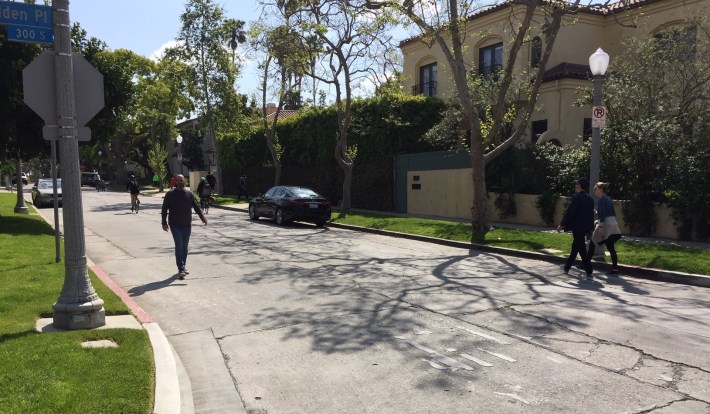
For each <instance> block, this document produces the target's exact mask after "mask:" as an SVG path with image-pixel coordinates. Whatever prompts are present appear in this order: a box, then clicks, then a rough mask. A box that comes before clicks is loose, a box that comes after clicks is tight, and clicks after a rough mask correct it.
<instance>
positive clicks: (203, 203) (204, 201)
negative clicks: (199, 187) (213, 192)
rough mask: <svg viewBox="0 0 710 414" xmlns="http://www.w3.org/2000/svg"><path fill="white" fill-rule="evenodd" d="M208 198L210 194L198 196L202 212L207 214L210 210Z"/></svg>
mask: <svg viewBox="0 0 710 414" xmlns="http://www.w3.org/2000/svg"><path fill="white" fill-rule="evenodd" d="M210 199H211V197H210V196H202V197H200V208H202V212H203V213H205V214H209V212H210V204H211V203H210Z"/></svg>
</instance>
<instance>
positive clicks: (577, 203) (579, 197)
mask: <svg viewBox="0 0 710 414" xmlns="http://www.w3.org/2000/svg"><path fill="white" fill-rule="evenodd" d="M575 191H576V194H575V195H574V196H573V197H572V200H571V201H570V204H569V206H568V207H567V211H565V215H564V217H563V218H562V222H561V223H560V225H559V226H557V231H558V232H559V231H562V230H565V231H572V248H571V251H570V254H569V257H568V258H567V263H565V265H564V267H563V270H564V272H565V273H568V272H569V270H570V269H571V268H572V266H573V265H574V261H575V259H576V258H577V254H579V256H580V257H581V258H582V265H583V267H584V271H585V273H586V274H587V279H588V280H592V279H593V276H592V258H591V257H590V256H589V255H588V254H587V244H586V242H585V240H586V237H587V235H588V234H589V235H591V233H592V230H593V229H594V200H593V199H592V197H591V196H590V195H589V193H587V192H588V191H589V180H588V179H586V178H584V177H582V178H580V179H578V180H577V182H576V183H575Z"/></svg>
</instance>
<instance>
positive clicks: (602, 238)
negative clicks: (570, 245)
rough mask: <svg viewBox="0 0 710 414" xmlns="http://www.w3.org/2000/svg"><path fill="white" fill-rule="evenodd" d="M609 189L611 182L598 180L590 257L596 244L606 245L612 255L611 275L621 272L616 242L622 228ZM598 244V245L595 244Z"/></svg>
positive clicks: (592, 255) (595, 187)
mask: <svg viewBox="0 0 710 414" xmlns="http://www.w3.org/2000/svg"><path fill="white" fill-rule="evenodd" d="M608 191H609V183H602V182H598V183H597V184H596V185H595V186H594V195H595V196H596V197H597V198H598V201H597V219H598V220H599V221H598V223H597V227H596V228H595V229H594V234H593V236H592V242H591V243H589V258H590V259H591V258H592V257H594V250H595V248H596V246H602V245H603V246H606V248H607V250H609V255H610V256H611V271H610V272H609V274H610V275H616V274H619V267H618V264H619V263H618V261H619V258H618V256H617V254H616V248H615V247H614V243H616V242H617V241H619V239H620V238H621V229H619V224H618V223H617V222H616V211H614V203H612V201H611V197H609V196H608V195H607V192H608ZM595 245H596V246H595Z"/></svg>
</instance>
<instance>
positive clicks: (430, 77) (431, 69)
mask: <svg viewBox="0 0 710 414" xmlns="http://www.w3.org/2000/svg"><path fill="white" fill-rule="evenodd" d="M420 93H421V94H424V95H426V96H436V63H431V64H429V65H425V66H422V67H420V68H419V88H417V89H415V91H414V94H415V95H418V94H420Z"/></svg>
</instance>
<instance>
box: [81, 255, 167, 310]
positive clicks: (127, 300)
mask: <svg viewBox="0 0 710 414" xmlns="http://www.w3.org/2000/svg"><path fill="white" fill-rule="evenodd" d="M89 269H91V270H92V271H93V272H94V273H96V276H97V277H98V278H99V279H101V281H102V282H104V284H105V285H106V286H108V288H109V289H111V290H112V291H113V293H115V294H116V295H118V297H119V298H121V300H122V301H123V303H125V304H126V306H128V309H130V311H131V313H132V314H133V315H134V316H135V317H136V319H138V322H140V323H149V322H153V318H151V316H150V315H148V313H147V312H146V311H144V310H143V309H142V308H141V307H140V306H138V304H137V303H136V302H134V301H133V299H132V298H131V297H130V296H129V295H128V293H126V291H125V290H123V289H121V287H120V286H118V285H117V284H116V282H114V281H113V280H112V279H111V278H110V277H109V276H108V275H107V274H106V273H105V272H104V271H103V270H101V268H100V267H98V266H96V265H95V264H94V265H90V266H89Z"/></svg>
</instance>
